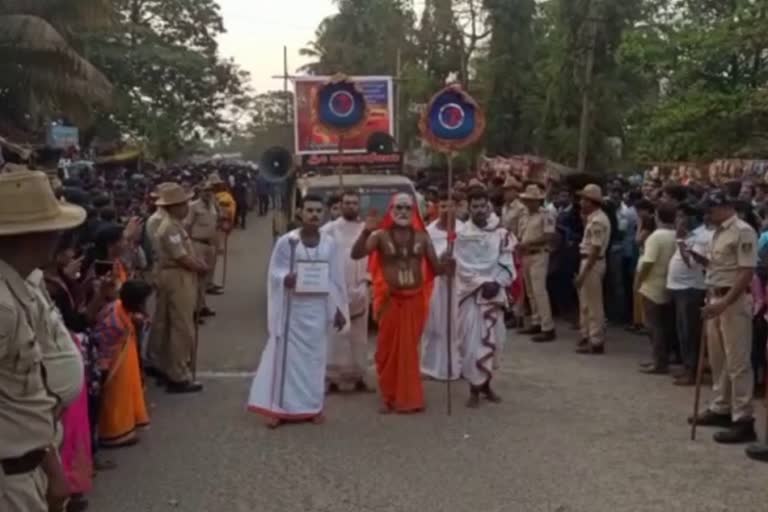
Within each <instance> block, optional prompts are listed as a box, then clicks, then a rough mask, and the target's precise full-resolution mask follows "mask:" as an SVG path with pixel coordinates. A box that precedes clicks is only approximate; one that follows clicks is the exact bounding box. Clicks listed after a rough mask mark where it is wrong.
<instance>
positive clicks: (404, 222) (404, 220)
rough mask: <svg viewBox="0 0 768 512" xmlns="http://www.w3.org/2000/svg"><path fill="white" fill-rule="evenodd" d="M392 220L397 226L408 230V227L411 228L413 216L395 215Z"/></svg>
mask: <svg viewBox="0 0 768 512" xmlns="http://www.w3.org/2000/svg"><path fill="white" fill-rule="evenodd" d="M392 220H394V221H395V225H396V226H399V227H401V228H407V227H409V226H410V225H411V216H410V215H408V216H400V215H395V217H394V219H392Z"/></svg>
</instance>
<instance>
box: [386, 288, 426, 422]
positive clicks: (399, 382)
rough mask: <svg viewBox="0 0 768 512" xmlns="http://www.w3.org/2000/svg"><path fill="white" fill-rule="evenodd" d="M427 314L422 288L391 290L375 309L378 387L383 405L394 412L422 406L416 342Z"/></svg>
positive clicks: (418, 343) (422, 393) (416, 408)
mask: <svg viewBox="0 0 768 512" xmlns="http://www.w3.org/2000/svg"><path fill="white" fill-rule="evenodd" d="M427 314H428V307H427V303H426V302H425V300H424V291H423V290H412V291H397V292H394V293H391V294H390V295H389V297H388V299H387V300H386V301H385V303H384V304H383V305H382V307H381V310H380V313H379V337H378V343H377V348H376V371H377V372H378V376H379V390H380V393H381V398H382V402H383V403H384V405H385V406H387V407H388V408H390V409H392V410H394V411H396V412H400V413H409V412H418V411H421V410H423V409H424V388H423V386H422V383H421V370H420V362H419V361H420V358H419V345H420V343H421V335H422V333H423V331H424V326H425V324H426V320H427Z"/></svg>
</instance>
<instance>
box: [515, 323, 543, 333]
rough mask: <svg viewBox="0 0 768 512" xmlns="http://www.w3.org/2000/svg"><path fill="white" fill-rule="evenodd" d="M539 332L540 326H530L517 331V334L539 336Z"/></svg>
mask: <svg viewBox="0 0 768 512" xmlns="http://www.w3.org/2000/svg"><path fill="white" fill-rule="evenodd" d="M540 332H541V326H540V325H532V326H530V327H526V328H525V329H520V330H518V331H517V334H539V333H540Z"/></svg>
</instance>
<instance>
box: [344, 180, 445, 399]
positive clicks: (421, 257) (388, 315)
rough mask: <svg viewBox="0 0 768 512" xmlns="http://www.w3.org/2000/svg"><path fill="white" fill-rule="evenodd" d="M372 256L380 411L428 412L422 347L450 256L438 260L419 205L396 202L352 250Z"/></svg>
mask: <svg viewBox="0 0 768 512" xmlns="http://www.w3.org/2000/svg"><path fill="white" fill-rule="evenodd" d="M365 257H369V270H370V272H371V280H372V283H373V312H374V315H375V318H376V319H377V321H378V325H379V337H378V343H377V348H376V371H377V373H378V377H379V391H380V394H381V402H382V403H381V412H382V413H384V414H386V413H391V412H398V413H413V412H419V411H422V410H424V390H423V387H422V383H421V370H420V362H419V345H420V342H421V336H422V333H423V331H424V326H425V324H426V321H427V317H428V313H429V301H430V297H431V295H432V283H433V280H434V276H435V274H438V273H443V272H444V271H450V270H451V269H452V265H451V261H450V259H449V258H448V256H447V255H443V257H442V258H441V259H440V260H438V258H437V255H436V254H435V249H434V247H433V246H432V242H431V240H430V238H429V235H427V233H426V229H425V227H424V222H423V221H422V219H421V216H420V215H419V212H418V208H417V207H416V201H415V198H414V197H413V196H411V195H410V194H397V195H395V196H394V197H393V199H392V201H391V203H390V206H389V210H388V211H387V214H386V215H385V217H384V219H383V220H380V219H379V218H378V217H377V216H376V213H375V212H373V213H372V214H371V215H369V217H368V219H367V220H366V222H365V228H364V229H363V232H362V233H361V235H360V237H359V238H358V239H357V241H356V242H355V245H354V246H353V248H352V258H353V259H362V258H365Z"/></svg>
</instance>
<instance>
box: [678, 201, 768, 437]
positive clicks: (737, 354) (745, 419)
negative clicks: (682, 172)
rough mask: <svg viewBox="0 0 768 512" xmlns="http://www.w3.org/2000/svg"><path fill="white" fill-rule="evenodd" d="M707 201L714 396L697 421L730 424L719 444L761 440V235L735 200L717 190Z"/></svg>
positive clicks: (709, 334) (707, 312)
mask: <svg viewBox="0 0 768 512" xmlns="http://www.w3.org/2000/svg"><path fill="white" fill-rule="evenodd" d="M704 205H705V207H706V208H707V209H708V210H709V212H710V219H711V221H712V223H713V224H714V225H715V233H714V236H713V238H712V244H711V245H710V251H709V255H708V256H707V257H706V259H705V260H704V261H703V262H702V263H705V264H706V266H707V272H706V279H705V281H706V285H707V305H706V306H705V307H704V308H703V309H702V315H703V316H704V318H705V320H706V326H705V328H706V332H707V351H708V355H709V364H710V366H711V367H712V391H713V394H714V397H713V400H712V402H711V404H710V405H709V408H708V409H707V411H706V412H704V413H703V414H701V415H699V417H698V418H696V422H697V424H699V425H702V426H714V427H726V428H728V430H725V431H722V432H717V433H716V434H715V436H714V439H715V441H716V442H718V443H724V444H737V443H747V442H751V441H754V440H755V439H756V438H757V436H756V434H755V427H754V423H755V421H754V418H753V416H752V393H753V391H754V389H753V387H754V380H753V375H752V363H751V360H750V357H751V350H752V296H751V295H750V294H749V292H750V286H751V282H752V277H753V275H754V271H755V267H756V266H757V234H756V233H755V230H754V229H752V227H751V226H750V225H749V224H747V223H746V222H744V221H742V220H741V219H739V218H738V216H737V215H736V210H735V209H734V204H733V201H732V200H731V199H729V198H728V197H727V196H726V195H725V194H724V193H722V192H720V191H717V192H713V193H712V194H710V195H709V196H708V197H707V198H706V199H705V202H704ZM694 257H696V255H694ZM697 259H700V258H698V257H697ZM689 421H693V419H692V418H690V419H689Z"/></svg>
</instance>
